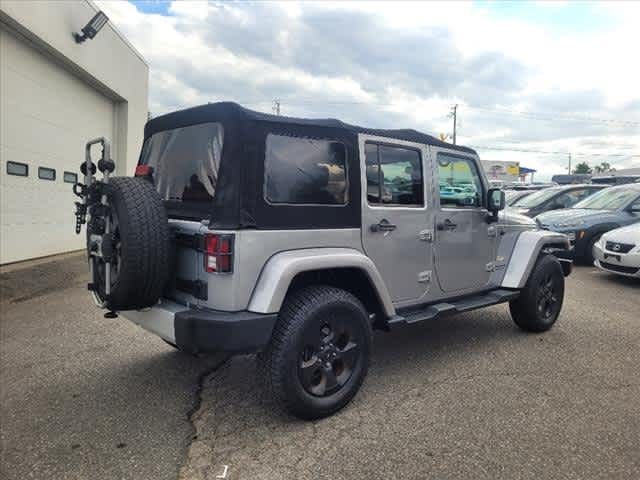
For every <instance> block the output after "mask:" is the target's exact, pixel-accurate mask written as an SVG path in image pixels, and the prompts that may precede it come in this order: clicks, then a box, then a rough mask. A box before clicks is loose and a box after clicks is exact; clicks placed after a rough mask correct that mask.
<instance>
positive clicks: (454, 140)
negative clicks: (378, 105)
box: [450, 103, 458, 145]
mask: <svg viewBox="0 0 640 480" xmlns="http://www.w3.org/2000/svg"><path fill="white" fill-rule="evenodd" d="M457 113H458V104H457V103H456V104H455V105H454V106H453V107H451V114H450V115H451V116H452V117H453V144H454V145H455V144H456V129H457Z"/></svg>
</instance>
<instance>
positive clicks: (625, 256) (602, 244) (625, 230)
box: [593, 223, 640, 278]
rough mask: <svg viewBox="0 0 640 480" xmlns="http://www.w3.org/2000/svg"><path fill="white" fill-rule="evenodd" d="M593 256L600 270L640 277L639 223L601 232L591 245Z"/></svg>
mask: <svg viewBox="0 0 640 480" xmlns="http://www.w3.org/2000/svg"><path fill="white" fill-rule="evenodd" d="M593 257H594V259H595V266H596V267H598V268H600V269H601V270H606V271H607V272H612V273H617V274H619V275H626V276H628V277H636V278H640V223H634V224H632V225H627V226H626V227H621V228H616V229H615V230H611V231H609V232H607V233H605V234H603V235H602V236H601V237H600V240H598V241H597V242H596V243H595V244H594V246H593Z"/></svg>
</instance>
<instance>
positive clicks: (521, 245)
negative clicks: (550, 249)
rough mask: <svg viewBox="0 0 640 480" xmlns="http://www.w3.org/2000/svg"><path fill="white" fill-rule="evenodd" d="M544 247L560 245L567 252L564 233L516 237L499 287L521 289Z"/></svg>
mask: <svg viewBox="0 0 640 480" xmlns="http://www.w3.org/2000/svg"><path fill="white" fill-rule="evenodd" d="M546 245H554V246H560V245H562V246H563V247H564V248H565V249H566V250H568V249H569V239H568V238H567V236H566V235H565V234H564V233H558V232H551V231H548V230H532V231H527V232H522V233H521V234H520V235H519V236H518V239H517V240H516V244H515V246H514V248H513V251H512V252H511V257H510V258H509V264H508V265H507V269H506V272H505V274H504V277H503V278H502V283H501V286H502V287H505V288H523V287H524V286H525V284H526V283H527V280H528V279H529V274H530V273H531V270H532V269H533V266H534V265H535V263H536V260H537V259H538V256H539V255H540V252H541V251H542V249H543V248H544V247H545V246H546Z"/></svg>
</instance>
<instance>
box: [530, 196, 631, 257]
mask: <svg viewBox="0 0 640 480" xmlns="http://www.w3.org/2000/svg"><path fill="white" fill-rule="evenodd" d="M535 220H536V222H537V223H538V225H540V227H541V228H544V229H548V230H552V231H555V232H561V233H565V234H567V235H568V236H569V240H570V241H571V245H572V246H573V256H574V257H575V258H576V259H578V260H583V261H584V262H585V263H587V264H589V265H592V264H593V260H594V259H593V246H594V245H595V243H596V242H597V241H598V239H599V238H600V237H601V236H602V234H603V233H605V232H608V231H609V230H613V229H615V228H619V227H622V226H625V225H631V224H635V223H638V222H640V185H638V184H635V183H634V184H628V185H619V186H617V187H609V188H606V189H604V190H602V191H600V192H598V193H596V194H594V195H592V196H590V197H588V198H586V199H584V200H582V201H581V202H580V203H577V204H575V205H574V206H573V207H571V208H568V209H565V210H558V211H556V212H547V213H543V214H542V215H539V216H538V217H536V219H535Z"/></svg>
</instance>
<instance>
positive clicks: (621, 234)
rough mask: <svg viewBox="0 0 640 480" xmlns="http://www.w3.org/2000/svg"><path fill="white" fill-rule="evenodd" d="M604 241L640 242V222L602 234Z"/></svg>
mask: <svg viewBox="0 0 640 480" xmlns="http://www.w3.org/2000/svg"><path fill="white" fill-rule="evenodd" d="M602 239H603V240H604V241H610V242H616V243H629V244H632V245H639V244H640V223H634V224H633V225H627V226H626V227H621V228H616V229H615V230H611V231H609V232H607V233H605V234H604V235H603V236H602Z"/></svg>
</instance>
